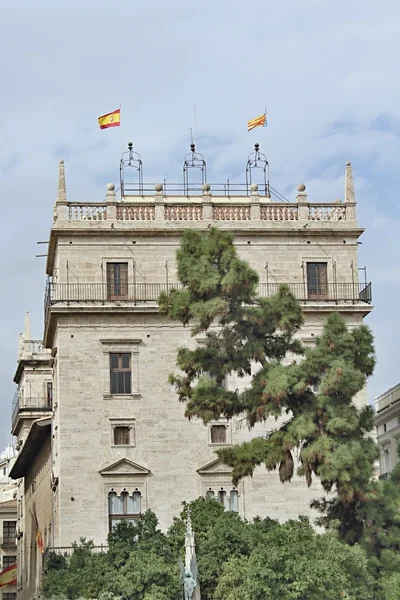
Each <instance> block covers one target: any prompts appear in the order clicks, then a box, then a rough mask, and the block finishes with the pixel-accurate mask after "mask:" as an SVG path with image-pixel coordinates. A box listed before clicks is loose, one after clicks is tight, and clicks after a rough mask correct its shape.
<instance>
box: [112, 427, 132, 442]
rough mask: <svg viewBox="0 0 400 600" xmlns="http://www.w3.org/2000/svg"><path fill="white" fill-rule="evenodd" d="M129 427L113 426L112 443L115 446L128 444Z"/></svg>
mask: <svg viewBox="0 0 400 600" xmlns="http://www.w3.org/2000/svg"><path fill="white" fill-rule="evenodd" d="M130 433H131V428H130V427H114V445H115V446H129V444H130V442H131V440H130V437H131V436H130Z"/></svg>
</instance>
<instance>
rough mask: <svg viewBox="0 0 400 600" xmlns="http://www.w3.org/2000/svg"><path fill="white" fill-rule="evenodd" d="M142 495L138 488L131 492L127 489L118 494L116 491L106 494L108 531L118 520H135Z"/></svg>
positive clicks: (138, 514) (138, 513)
mask: <svg viewBox="0 0 400 600" xmlns="http://www.w3.org/2000/svg"><path fill="white" fill-rule="evenodd" d="M141 502H142V495H141V493H140V492H139V490H135V491H134V492H133V493H132V494H129V492H127V491H123V492H121V494H120V495H118V494H117V493H116V492H110V493H109V494H108V516H109V527H110V531H112V529H113V528H114V527H115V526H116V525H117V524H118V523H119V522H120V521H136V520H137V519H138V518H139V517H140V513H141Z"/></svg>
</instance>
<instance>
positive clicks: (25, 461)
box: [8, 313, 53, 600]
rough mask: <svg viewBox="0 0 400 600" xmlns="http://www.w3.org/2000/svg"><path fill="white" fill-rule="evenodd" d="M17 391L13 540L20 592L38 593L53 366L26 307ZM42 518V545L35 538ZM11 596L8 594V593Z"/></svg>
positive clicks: (47, 517) (47, 518)
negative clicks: (33, 330) (33, 334)
mask: <svg viewBox="0 0 400 600" xmlns="http://www.w3.org/2000/svg"><path fill="white" fill-rule="evenodd" d="M14 382H15V383H16V384H17V386H18V387H17V392H16V394H15V396H14V400H13V411H12V422H11V431H12V434H13V435H14V436H15V438H16V448H17V449H18V459H17V461H15V462H14V465H13V467H12V469H11V472H10V475H11V476H12V477H13V478H14V479H15V480H16V481H17V490H16V515H15V516H16V540H17V547H16V551H17V567H18V568H17V593H18V597H19V598H21V597H23V598H33V597H34V596H37V593H38V591H39V586H40V577H41V573H42V567H43V561H42V552H43V550H44V544H46V545H48V546H51V545H52V542H51V514H52V507H51V500H52V491H51V487H50V486H51V444H50V436H51V417H52V402H53V396H52V385H53V369H52V358H51V351H50V350H48V349H46V348H44V346H43V344H42V341H39V340H33V339H32V338H31V332H30V319H29V313H26V315H25V327H24V333H23V334H22V335H21V336H20V339H19V349H18V359H17V369H16V372H15V376H14ZM39 523H40V528H41V531H40V533H41V535H42V538H43V548H42V547H41V545H40V543H38V536H37V525H38V524H39ZM8 600H11V599H8Z"/></svg>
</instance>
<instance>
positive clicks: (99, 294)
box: [45, 282, 372, 317]
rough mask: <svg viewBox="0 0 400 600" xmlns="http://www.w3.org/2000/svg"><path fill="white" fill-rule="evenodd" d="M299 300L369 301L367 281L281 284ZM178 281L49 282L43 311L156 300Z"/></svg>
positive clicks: (263, 287) (266, 286)
mask: <svg viewBox="0 0 400 600" xmlns="http://www.w3.org/2000/svg"><path fill="white" fill-rule="evenodd" d="M280 285H282V283H277V282H272V283H260V284H259V295H260V296H261V297H263V298H270V297H271V296H273V295H274V294H276V293H277V292H278V289H279V286H280ZM285 285H288V286H289V289H290V290H291V292H292V293H293V294H294V296H295V297H296V298H297V299H298V300H299V301H300V302H302V303H305V304H309V303H316V302H318V303H335V304H338V303H350V304H356V303H364V304H370V303H371V302H372V291H371V283H367V284H365V283H327V284H321V285H319V286H318V287H313V286H312V285H307V283H300V282H297V283H285ZM182 287H183V286H182V284H181V283H122V284H120V285H119V287H118V289H116V288H115V287H114V286H110V285H108V284H107V283H52V282H48V283H47V286H46V294H45V314H46V317H47V313H48V310H49V308H50V307H51V306H54V305H55V304H60V303H61V304H66V305H70V304H71V303H74V304H75V303H84V304H88V303H101V304H105V303H109V302H112V303H118V304H119V303H121V302H122V303H125V302H126V303H133V304H134V305H137V304H143V303H147V302H152V303H156V302H157V300H158V298H159V296H160V294H161V292H168V291H170V290H172V289H180V288H182Z"/></svg>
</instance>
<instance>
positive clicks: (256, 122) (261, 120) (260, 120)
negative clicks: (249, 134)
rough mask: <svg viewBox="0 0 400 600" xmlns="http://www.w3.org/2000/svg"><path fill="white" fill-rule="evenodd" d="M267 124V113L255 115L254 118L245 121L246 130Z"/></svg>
mask: <svg viewBox="0 0 400 600" xmlns="http://www.w3.org/2000/svg"><path fill="white" fill-rule="evenodd" d="M266 126H267V114H266V113H263V114H262V115H260V116H258V117H256V118H255V119H251V121H247V131H251V130H252V129H254V128H255V127H266Z"/></svg>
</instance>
